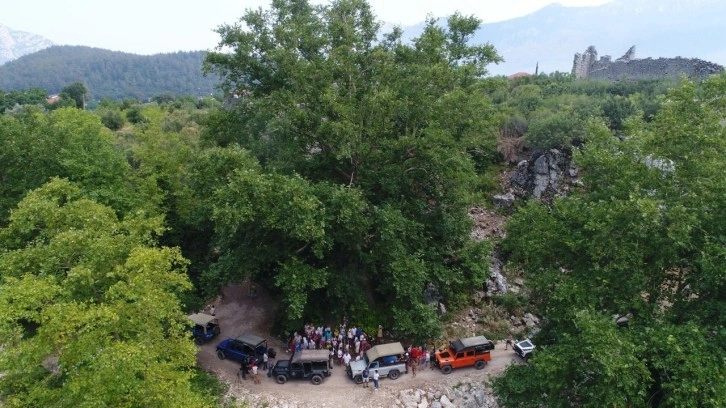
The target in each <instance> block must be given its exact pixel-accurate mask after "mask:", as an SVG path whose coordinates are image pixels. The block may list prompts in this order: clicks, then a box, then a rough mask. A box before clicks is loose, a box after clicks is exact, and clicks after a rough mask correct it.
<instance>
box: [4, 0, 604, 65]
mask: <svg viewBox="0 0 726 408" xmlns="http://www.w3.org/2000/svg"><path fill="white" fill-rule="evenodd" d="M311 1H312V2H313V3H328V1H327V0H311ZM609 1H611V0H559V1H552V0H468V1H465V0H369V4H371V6H372V7H373V10H374V11H375V13H376V15H377V16H378V19H379V20H382V21H384V22H387V23H393V24H400V25H404V26H405V25H413V24H416V23H419V22H421V21H424V20H425V18H426V15H427V14H428V13H431V14H433V15H434V16H436V17H440V16H447V15H450V14H452V13H454V12H455V11H459V12H461V13H462V14H465V15H469V14H473V15H475V16H477V17H479V18H480V19H482V20H483V21H484V22H485V23H491V22H496V21H501V20H507V19H510V18H513V17H518V16H522V15H525V14H529V13H532V12H534V11H537V10H539V9H540V8H542V7H544V6H545V5H547V4H550V3H560V4H562V5H564V6H590V5H599V4H604V3H608V2H609ZM7 3H9V4H7ZM269 4H270V0H173V1H172V0H121V1H113V2H111V1H103V0H8V1H7V2H6V4H5V5H3V6H2V7H1V8H0V10H2V11H0V24H2V25H5V26H7V27H9V28H11V29H13V30H15V31H26V32H30V33H33V34H39V35H41V36H43V37H46V38H48V39H49V40H51V41H53V42H55V43H56V44H62V45H66V44H68V45H87V46H91V47H99V48H105V49H109V50H114V51H125V52H131V53H136V54H154V53H160V52H174V51H192V50H208V49H212V48H214V46H216V45H217V42H218V40H219V36H218V34H217V33H215V32H214V31H213V30H214V29H215V28H216V27H218V26H219V25H221V24H225V23H227V24H232V23H234V22H236V21H237V20H238V19H239V17H241V16H242V15H243V14H244V11H245V9H248V8H258V7H263V8H267V7H268V6H269Z"/></svg>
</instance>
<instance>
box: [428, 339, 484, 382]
mask: <svg viewBox="0 0 726 408" xmlns="http://www.w3.org/2000/svg"><path fill="white" fill-rule="evenodd" d="M491 350H494V342H492V341H491V340H488V339H487V338H486V337H484V336H475V337H467V338H464V339H459V340H455V341H452V342H450V343H449V347H448V348H447V349H444V350H439V351H437V352H436V353H435V354H434V359H435V360H434V365H436V366H437V367H439V368H440V369H441V372H442V373H444V374H450V373H451V371H452V370H453V369H454V368H462V367H471V366H474V368H476V369H477V370H481V369H482V368H484V367H485V366H486V365H487V361H491V360H492V354H491Z"/></svg>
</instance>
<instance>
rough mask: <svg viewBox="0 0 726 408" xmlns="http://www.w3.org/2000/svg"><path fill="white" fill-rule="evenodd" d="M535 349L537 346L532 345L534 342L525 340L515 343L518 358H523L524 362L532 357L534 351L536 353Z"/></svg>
mask: <svg viewBox="0 0 726 408" xmlns="http://www.w3.org/2000/svg"><path fill="white" fill-rule="evenodd" d="M535 347H537V346H535V345H534V343H532V340H530V339H524V340H522V341H517V342H515V343H514V352H515V353H517V355H518V356H520V357H522V358H523V359H524V361H528V360H529V358H530V357H531V356H532V351H534V348H535Z"/></svg>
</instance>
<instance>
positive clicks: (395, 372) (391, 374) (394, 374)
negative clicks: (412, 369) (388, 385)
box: [388, 370, 401, 380]
mask: <svg viewBox="0 0 726 408" xmlns="http://www.w3.org/2000/svg"><path fill="white" fill-rule="evenodd" d="M400 376H401V373H400V372H399V371H398V370H391V371H389V372H388V378H390V379H392V380H395V379H397V378H398V377H400Z"/></svg>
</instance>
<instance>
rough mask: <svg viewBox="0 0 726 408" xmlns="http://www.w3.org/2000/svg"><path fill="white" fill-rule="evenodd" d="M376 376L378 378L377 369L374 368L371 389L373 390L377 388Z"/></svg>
mask: <svg viewBox="0 0 726 408" xmlns="http://www.w3.org/2000/svg"><path fill="white" fill-rule="evenodd" d="M378 378H379V376H378V370H376V371H375V372H373V389H374V390H377V389H378Z"/></svg>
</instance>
